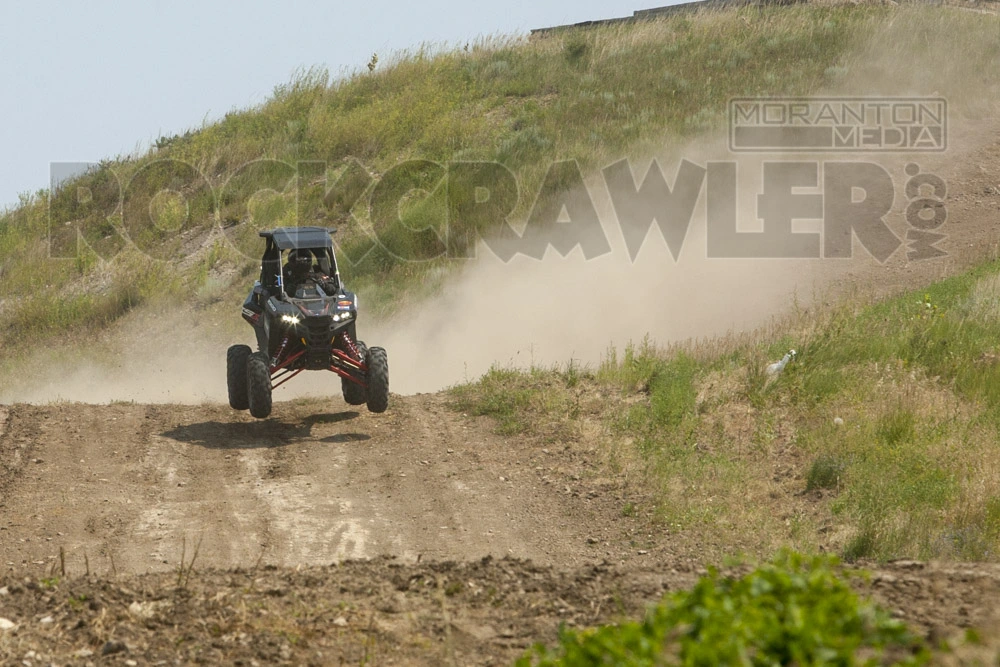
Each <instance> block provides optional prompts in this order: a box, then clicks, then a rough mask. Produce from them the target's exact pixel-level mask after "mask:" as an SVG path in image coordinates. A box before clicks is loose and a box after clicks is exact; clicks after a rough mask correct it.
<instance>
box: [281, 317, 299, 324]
mask: <svg viewBox="0 0 1000 667" xmlns="http://www.w3.org/2000/svg"><path fill="white" fill-rule="evenodd" d="M281 321H282V322H284V323H285V324H298V323H299V316H298V315H282V316H281Z"/></svg>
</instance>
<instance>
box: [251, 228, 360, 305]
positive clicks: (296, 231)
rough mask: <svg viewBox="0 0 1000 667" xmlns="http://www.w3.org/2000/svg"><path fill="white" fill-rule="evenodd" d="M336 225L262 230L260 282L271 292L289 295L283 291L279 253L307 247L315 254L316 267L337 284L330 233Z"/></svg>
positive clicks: (338, 282)
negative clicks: (262, 253) (263, 241)
mask: <svg viewBox="0 0 1000 667" xmlns="http://www.w3.org/2000/svg"><path fill="white" fill-rule="evenodd" d="M336 232H337V230H336V229H333V228H326V227H279V228H278V229H273V230H270V231H261V232H259V234H258V235H259V236H260V237H261V238H263V239H265V240H266V244H265V247H264V256H263V257H262V258H261V262H260V284H261V286H262V287H263V288H265V289H266V290H268V291H269V292H271V293H275V294H276V295H280V298H281V299H283V300H287V299H288V294H287V293H286V292H285V284H284V271H283V270H282V267H283V259H282V255H283V253H284V252H285V251H289V250H300V251H301V250H307V251H309V252H311V253H312V254H313V257H315V258H316V262H315V264H314V266H315V268H316V269H317V270H319V271H320V272H322V273H324V274H326V275H328V276H330V277H331V278H333V279H334V280H336V281H337V285H338V286H339V285H340V270H339V269H338V268H337V256H336V254H334V252H333V238H332V235H333V234H335V233H336Z"/></svg>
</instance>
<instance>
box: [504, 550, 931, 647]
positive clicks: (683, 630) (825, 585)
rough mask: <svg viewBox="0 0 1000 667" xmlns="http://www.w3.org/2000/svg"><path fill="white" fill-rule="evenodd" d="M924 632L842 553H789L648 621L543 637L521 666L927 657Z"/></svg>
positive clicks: (679, 596) (685, 594) (675, 600)
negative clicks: (842, 566) (868, 588)
mask: <svg viewBox="0 0 1000 667" xmlns="http://www.w3.org/2000/svg"><path fill="white" fill-rule="evenodd" d="M928 661H929V652H928V650H927V648H926V647H925V646H924V644H923V642H922V640H920V639H919V638H917V637H916V636H915V635H914V634H913V633H911V632H910V631H909V630H908V629H907V627H906V626H905V625H904V624H903V623H902V622H901V621H898V620H894V619H893V618H891V617H890V615H889V614H888V613H887V612H886V611H884V610H882V609H880V608H878V607H877V606H875V605H874V604H872V603H871V602H868V601H865V600H862V599H860V598H859V597H858V596H857V594H856V593H855V592H854V591H853V590H852V589H851V587H850V586H849V585H848V583H847V582H846V581H845V580H844V577H843V575H842V573H841V572H840V570H839V568H838V567H837V561H836V559H834V558H832V557H828V556H813V557H809V556H803V555H800V554H796V553H791V552H785V553H782V554H781V555H780V556H779V557H778V558H776V559H775V560H774V562H772V563H770V564H768V565H764V566H762V567H760V568H758V569H756V570H754V571H753V572H751V573H750V574H748V575H746V576H743V577H740V578H727V577H722V576H720V574H719V573H718V572H717V571H715V570H714V569H713V570H711V571H710V572H709V574H708V575H707V576H705V577H702V578H701V579H700V580H699V581H698V583H697V584H696V585H695V586H694V588H693V589H691V590H690V591H681V592H678V593H675V594H673V595H670V596H668V597H667V598H666V599H665V600H664V601H663V602H661V603H660V604H658V605H656V606H655V607H654V608H652V609H651V610H650V611H649V612H648V613H647V614H646V617H645V619H643V620H642V621H624V622H622V623H619V624H616V625H609V626H605V627H601V628H596V629H591V630H584V631H577V630H572V629H568V628H563V629H561V631H560V634H559V646H558V647H557V648H556V649H548V648H545V647H544V646H540V645H539V646H536V647H534V649H533V650H532V651H530V652H529V653H528V654H526V655H525V656H523V657H522V658H521V659H520V660H518V661H517V663H516V665H517V666H518V667H529V666H531V665H536V666H537V667H555V666H557V665H564V666H567V667H570V666H572V667H583V666H590V665H593V666H595V667H596V666H598V665H636V666H638V665H650V666H652V665H670V664H684V665H820V664H823V665H825V664H834V665H856V664H900V665H920V664H926V663H927V662H928Z"/></svg>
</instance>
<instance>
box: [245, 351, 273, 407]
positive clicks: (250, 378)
mask: <svg viewBox="0 0 1000 667" xmlns="http://www.w3.org/2000/svg"><path fill="white" fill-rule="evenodd" d="M247 398H248V399H249V401H248V402H249V407H250V414H251V415H253V416H254V417H256V418H257V419H264V418H266V417H268V416H269V415H270V414H271V361H270V359H268V357H267V353H265V352H254V353H253V354H251V355H250V357H249V358H248V359H247Z"/></svg>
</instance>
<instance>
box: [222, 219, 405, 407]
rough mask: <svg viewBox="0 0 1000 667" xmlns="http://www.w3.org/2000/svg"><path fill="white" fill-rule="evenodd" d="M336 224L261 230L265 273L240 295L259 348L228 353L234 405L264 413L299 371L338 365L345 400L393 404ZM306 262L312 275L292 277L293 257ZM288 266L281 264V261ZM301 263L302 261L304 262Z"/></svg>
mask: <svg viewBox="0 0 1000 667" xmlns="http://www.w3.org/2000/svg"><path fill="white" fill-rule="evenodd" d="M334 232H336V230H334V229H325V228H322V227H284V228H279V229H275V230H273V231H263V232H260V236H261V237H262V238H264V239H265V240H266V246H265V248H264V256H263V259H262V260H261V269H260V280H258V281H257V282H256V283H254V286H253V290H251V292H250V295H249V296H248V297H247V299H246V301H244V302H243V319H245V320H246V321H247V322H249V323H250V325H251V326H252V327H253V329H254V333H255V334H256V336H257V351H256V352H253V351H252V350H251V349H250V347H249V346H248V345H233V346H232V347H230V348H229V351H228V353H227V354H226V365H227V380H228V385H229V405H230V407H232V408H233V409H234V410H247V409H249V410H250V414H251V415H253V416H254V417H257V418H258V419H263V418H265V417H267V416H268V415H270V414H271V390H272V389H273V388H276V387H279V386H281V385H282V384H284V383H285V382H288V381H289V380H291V379H292V378H293V377H295V376H296V375H298V374H299V373H301V372H302V371H333V372H334V373H336V374H337V375H339V376H340V378H341V379H340V382H341V389H342V391H343V393H344V400H345V401H346V402H347V403H349V404H350V405H362V404H367V405H368V409H369V410H371V411H372V412H385V410H386V408H387V407H388V406H389V363H388V357H387V355H386V352H385V350H384V349H382V348H381V347H373V348H371V349H369V348H367V347H366V346H365V344H364V343H363V342H361V341H359V340H358V338H357V318H358V297H357V296H356V295H355V294H354V293H353V292H348V291H346V290H345V289H344V287H343V285H342V284H341V282H340V272H339V271H338V270H337V258H336V255H335V254H334V252H333V240H332V238H331V235H332V234H333V233H334ZM286 252H287V253H288V256H287V257H291V258H292V259H291V260H290V261H294V262H296V263H300V262H306V265H305V268H306V269H307V270H308V272H309V277H308V278H307V279H304V280H301V281H298V280H296V281H294V284H286V283H289V281H290V274H289V269H290V268H291V266H290V261H284V259H283V256H284V254H285V253H286ZM283 266H284V267H286V268H284V269H283V268H282V267H283ZM299 266H301V264H299Z"/></svg>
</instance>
